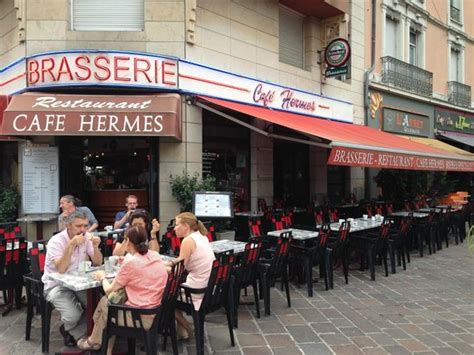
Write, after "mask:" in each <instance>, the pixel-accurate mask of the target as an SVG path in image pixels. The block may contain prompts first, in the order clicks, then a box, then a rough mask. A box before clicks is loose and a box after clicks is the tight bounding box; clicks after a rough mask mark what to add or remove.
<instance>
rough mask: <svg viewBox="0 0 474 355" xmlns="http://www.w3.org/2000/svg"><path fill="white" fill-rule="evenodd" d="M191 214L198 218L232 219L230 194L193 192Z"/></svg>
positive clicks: (232, 210) (232, 211)
mask: <svg viewBox="0 0 474 355" xmlns="http://www.w3.org/2000/svg"><path fill="white" fill-rule="evenodd" d="M193 213H194V214H195V215H196V217H198V218H234V209H233V205H232V192H222V191H196V192H194V193H193Z"/></svg>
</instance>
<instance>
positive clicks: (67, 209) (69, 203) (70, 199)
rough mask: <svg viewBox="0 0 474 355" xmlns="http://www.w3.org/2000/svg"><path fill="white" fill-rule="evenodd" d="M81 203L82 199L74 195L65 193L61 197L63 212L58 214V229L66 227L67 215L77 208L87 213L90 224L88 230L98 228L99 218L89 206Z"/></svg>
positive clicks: (60, 203) (60, 205)
mask: <svg viewBox="0 0 474 355" xmlns="http://www.w3.org/2000/svg"><path fill="white" fill-rule="evenodd" d="M81 204H82V202H81V200H79V199H78V198H77V197H74V196H72V195H64V196H63V197H61V198H60V199H59V208H60V209H61V211H62V213H61V214H60V215H59V216H58V230H60V231H61V230H63V229H64V228H66V223H65V219H66V217H67V216H69V215H70V214H71V213H72V212H74V211H76V210H79V211H82V212H84V213H85V214H86V216H87V219H88V220H89V225H88V226H87V231H88V232H93V231H95V230H96V229H97V227H98V226H99V222H98V221H97V218H95V216H94V214H93V213H92V211H91V210H90V209H89V208H88V207H86V206H81Z"/></svg>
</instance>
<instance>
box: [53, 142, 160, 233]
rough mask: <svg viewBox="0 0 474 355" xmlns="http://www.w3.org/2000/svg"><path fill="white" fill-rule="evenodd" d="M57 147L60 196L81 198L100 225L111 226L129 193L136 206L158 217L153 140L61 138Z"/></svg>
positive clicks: (101, 226)
mask: <svg viewBox="0 0 474 355" xmlns="http://www.w3.org/2000/svg"><path fill="white" fill-rule="evenodd" d="M59 146H60V166H61V174H60V186H61V195H64V194H72V195H74V196H77V197H78V198H79V199H81V200H82V201H83V204H84V205H86V206H87V207H89V208H90V209H91V210H92V212H93V213H94V214H95V216H96V218H97V219H98V221H99V227H100V228H103V227H105V226H106V225H113V222H114V218H115V214H116V213H117V212H118V211H121V210H123V209H124V208H125V198H126V197H127V196H128V195H135V196H137V197H138V204H139V208H143V209H146V210H148V211H149V212H150V213H151V214H152V216H158V189H157V173H156V166H157V153H158V148H157V147H158V144H157V140H156V139H154V138H151V137H150V138H149V137H146V138H142V137H137V138H129V137H87V138H82V137H81V138H79V137H61V138H60V142H59Z"/></svg>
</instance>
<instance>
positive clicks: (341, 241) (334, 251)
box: [327, 221, 351, 289]
mask: <svg viewBox="0 0 474 355" xmlns="http://www.w3.org/2000/svg"><path fill="white" fill-rule="evenodd" d="M350 229H351V223H350V222H349V221H344V222H342V223H341V225H340V226H339V231H338V236H337V237H330V238H329V243H328V245H327V248H328V249H329V250H330V251H331V259H332V260H331V261H330V263H329V267H330V270H329V271H328V277H329V288H330V289H333V288H334V277H333V275H334V273H333V264H334V263H340V264H341V265H342V271H343V273H344V280H345V283H346V285H347V284H348V283H349V238H348V237H349V232H350Z"/></svg>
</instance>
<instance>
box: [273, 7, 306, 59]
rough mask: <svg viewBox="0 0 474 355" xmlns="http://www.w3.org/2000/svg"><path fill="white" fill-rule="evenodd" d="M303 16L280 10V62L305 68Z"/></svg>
mask: <svg viewBox="0 0 474 355" xmlns="http://www.w3.org/2000/svg"><path fill="white" fill-rule="evenodd" d="M303 19H304V18H303V16H302V15H300V14H297V13H295V12H294V11H291V10H289V9H286V8H280V30H279V33H280V62H283V63H286V64H290V65H293V66H295V67H298V68H303V65H304V63H303V54H304V43H303Z"/></svg>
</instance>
